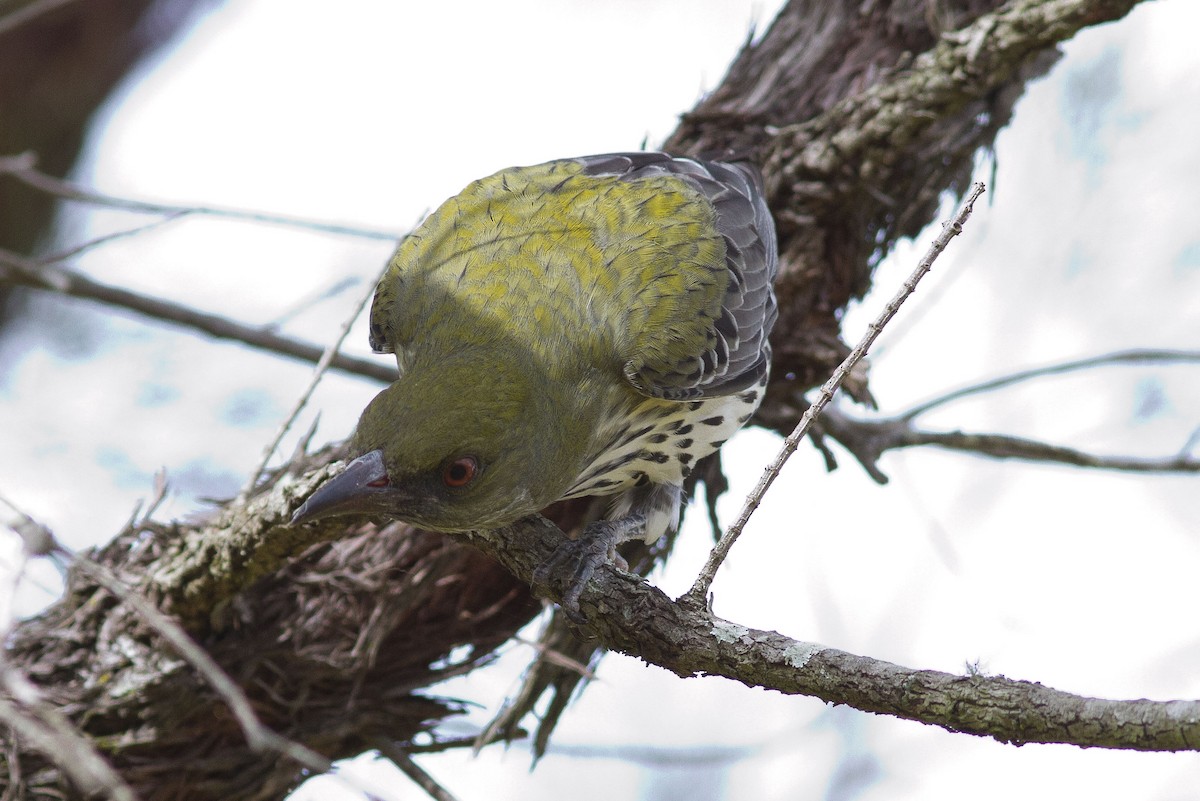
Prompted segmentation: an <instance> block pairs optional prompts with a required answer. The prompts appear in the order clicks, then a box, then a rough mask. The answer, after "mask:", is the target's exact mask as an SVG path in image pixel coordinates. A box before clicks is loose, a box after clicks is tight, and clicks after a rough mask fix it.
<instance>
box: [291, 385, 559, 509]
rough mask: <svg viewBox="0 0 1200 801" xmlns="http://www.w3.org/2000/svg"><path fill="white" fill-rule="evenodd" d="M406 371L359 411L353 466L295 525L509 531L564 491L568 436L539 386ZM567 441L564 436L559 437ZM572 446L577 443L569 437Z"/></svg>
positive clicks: (311, 503)
mask: <svg viewBox="0 0 1200 801" xmlns="http://www.w3.org/2000/svg"><path fill="white" fill-rule="evenodd" d="M505 372H506V371H504V370H503V368H497V367H496V366H495V364H494V363H493V364H492V365H491V369H489V370H487V371H485V372H480V371H473V370H463V369H455V366H454V365H444V366H443V367H442V369H437V370H433V369H428V370H423V369H412V370H410V371H409V372H406V373H405V375H404V376H403V377H402V378H401V379H400V380H398V381H396V382H395V383H393V384H392V385H391V386H389V387H388V388H387V389H385V390H383V391H382V392H380V393H379V394H378V395H377V396H375V399H374V400H372V401H371V403H370V404H369V405H368V406H367V408H366V410H364V411H363V414H362V417H361V419H360V420H359V423H358V427H357V429H356V430H355V432H354V436H353V438H352V440H351V451H352V454H353V455H354V456H355V457H356V458H354V459H353V460H352V461H351V462H350V463H349V465H348V466H347V467H346V469H345V470H344V471H343V472H341V473H339V474H338V475H336V476H334V477H333V478H331V479H330V480H328V481H326V482H325V483H324V484H322V485H321V486H320V487H319V488H318V489H317V491H316V492H315V493H313V494H312V496H310V497H309V499H308V500H307V501H306V502H305V503H304V505H303V506H301V507H300V508H299V509H298V510H297V511H296V513H295V515H294V516H293V518H292V522H293V523H301V522H310V521H313V520H317V519H320V518H325V517H330V516H333V515H343V514H356V513H357V514H377V515H385V516H388V517H393V518H396V519H399V520H404V521H405V522H408V523H412V524H414V525H417V526H421V527H423V528H428V529H432V530H435V531H468V530H472V529H486V528H494V527H496V526H501V525H505V524H507V523H511V522H513V521H515V520H517V519H519V518H521V517H524V516H525V515H528V514H532V513H533V512H536V511H537V510H539V509H541V508H544V507H545V506H547V505H549V504H550V503H552V502H553V501H555V500H557V499H558V497H559V496H560V495H561V494H562V493H563V492H564V491H565V490H566V486H565V484H564V482H566V481H569V480H570V478H571V476H572V475H573V473H571V465H570V464H567V463H564V460H565V462H569V461H570V460H571V458H572V457H571V453H570V452H571V447H570V444H569V443H568V444H566V445H564V440H565V439H566V440H569V438H570V437H571V434H570V433H567V432H564V430H563V428H562V426H561V425H556V422H557V421H555V420H554V419H552V418H548V417H547V415H548V414H552V413H553V410H551V409H550V408H549V407H548V404H547V400H546V399H545V398H544V397H543V394H542V393H541V392H539V391H538V389H537V384H536V383H532V382H529V381H525V380H519V379H520V378H522V376H513V375H505ZM564 435H565V436H564ZM576 439H578V437H576Z"/></svg>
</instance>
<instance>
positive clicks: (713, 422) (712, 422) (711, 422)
mask: <svg viewBox="0 0 1200 801" xmlns="http://www.w3.org/2000/svg"><path fill="white" fill-rule="evenodd" d="M700 422H701V423H703V424H704V425H706V426H719V425H721V423H724V422H725V417H724V416H723V415H719V414H718V415H717V416H716V417H706V418H704V419H703V420H701V421H700Z"/></svg>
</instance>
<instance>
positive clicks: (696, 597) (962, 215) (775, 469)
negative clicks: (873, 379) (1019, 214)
mask: <svg viewBox="0 0 1200 801" xmlns="http://www.w3.org/2000/svg"><path fill="white" fill-rule="evenodd" d="M983 191H984V185H983V184H982V183H976V184H975V186H974V187H973V188H972V190H971V193H970V194H969V195H968V196H967V199H966V201H965V202H964V203H963V205H962V208H960V209H959V211H958V214H956V215H955V216H954V219H953V220H951V221H950V222H948V223H944V224H943V225H942V232H941V233H940V234H938V236H937V238H936V239H934V241H933V244H932V245H930V246H929V250H928V251H926V253H925V256H924V257H923V258H922V259H921V261H920V263H919V264H918V265H917V268H916V270H914V271H913V273H912V275H910V276H909V277H908V280H906V281H905V282H904V285H903V286H902V287H901V288H900V291H899V292H897V293H896V296H895V297H893V298H892V299H891V300H890V301H889V302H888V304H887V305H886V306H884V308H883V311H882V312H880V314H879V316H878V317H876V318H875V320H873V321H872V322H871V324H870V325H869V326H867V333H866V334H865V335H864V336H863V338H862V340H861V341H860V342H859V343H858V345H857V346H856V347H855V348H854V350H853V351H851V352H850V355H849V356H847V357H846V358H845V360H844V361H843V362H842V363H841V364H840V365H838V368H837V369H836V370H834V372H833V375H832V376H830V378H829V380H828V381H826V382H825V384H824V385H823V386H822V387H821V391H820V394H819V395H818V397H817V399H816V401H814V402H813V404H812V405H811V406H809V407H808V409H807V410H806V411H805V412H804V416H803V417H802V418H801V419H800V423H799V424H798V425H797V426H796V428H795V430H793V431H792V433H791V434H789V435H788V436H787V437H786V438H785V439H784V441H783V447H782V448H781V449H780V451H779V454H778V455H777V456H776V457H775V460H774V461H773V462H771V464H770V465H768V466H767V469H766V470H764V471H763V474H762V477H761V478H759V480H758V484H757V485H756V486H755V487H754V489H753V491H751V493H750V495H749V496H747V498H746V503H745V505H744V506H743V507H742V511H741V514H739V515H738V518H737V520H735V521H734V522H733V524H732V525H731V526H730V527H729V528H728V529H727V530H726V532H725V534H724V535H723V536H722V537H721V539H720V540H719V541H718V542H717V544H716V547H714V548H713V549H712V552H711V553H710V554H709V556H708V561H707V562H705V564H704V567H703V568H701V570H700V574H699V576H697V577H696V581H695V583H694V584H693V585H692V588H691V589H690V590H688V591H687V593H686V595H685V596H684V598H683V599H682V600H686V601H689V602H693V603H701V604H702V603H704V601H705V598H706V597H707V595H708V590H709V587H711V586H712V582H713V578H714V577H715V576H716V574H717V569H718V568H719V567H720V566H721V563H722V562H724V561H725V557H726V556H728V555H729V550H730V548H732V547H733V544H734V543H735V542H737V539H738V537H739V536H741V533H742V529H743V528H745V526H746V523H747V522H748V521H749V520H750V516H751V515H752V514H754V510H755V509H757V508H758V506H759V504H761V503H762V499H763V496H764V495H765V494H766V492H767V490H768V489H769V488H770V487H771V484H772V483H774V481H775V479H776V478H777V477H778V476H779V472H780V470H782V469H783V465H784V463H786V462H787V460H788V459H789V458H790V457H791V455H792V454H793V453H795V452H796V448H798V447H799V445H800V440H801V439H802V438H803V437H804V435H805V434H806V433H807V432H808V429H809V428H810V427H811V426H812V424H813V421H814V420H816V417H817V415H819V414H820V413H821V410H822V409H824V408H825V406H826V404H828V403H829V401H830V400H831V399H832V398H833V395H834V393H835V392H837V390H838V387H840V386H841V384H842V381H844V380H845V378H846V376H847V375H849V374H850V371H851V370H852V369H853V368H854V365H856V364H857V363H858V362H859V361H860V360H861V359H862V358H863V357H864V356H865V355H866V354H867V350H868V349H870V347H871V344H872V343H874V341H875V339H876V338H877V337H878V336H879V334H880V332H882V331H883V328H884V326H885V325H887V323H888V321H889V320H891V319H892V317H894V316H895V314H896V312H897V311H899V309H900V306H901V305H902V304H903V303H904V301H905V300H907V299H908V297H909V295H911V294H912V293H913V292H914V291H915V290H916V288H917V282H919V281H920V280H921V279H922V278H923V277H924V276H925V274H926V273H928V272H929V270H930V268H931V267H932V266H933V262H934V260H936V259H937V257H938V256H939V255H940V254H941V252H942V251H943V250H945V249H946V245H948V244H949V243H950V240H951V239H952V238H953V237H955V236H957V235H958V234H960V233H962V226H963V224H964V223H965V222H966V221H967V219H968V218H969V217H970V216H971V210H972V208H973V206H974V204H975V201H976V200H977V199H978V198H979V196H980V195H982V194H983Z"/></svg>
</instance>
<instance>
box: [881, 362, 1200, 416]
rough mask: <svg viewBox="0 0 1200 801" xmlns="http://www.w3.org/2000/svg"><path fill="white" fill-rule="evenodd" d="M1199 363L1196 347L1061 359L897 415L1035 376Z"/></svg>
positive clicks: (922, 411)
mask: <svg viewBox="0 0 1200 801" xmlns="http://www.w3.org/2000/svg"><path fill="white" fill-rule="evenodd" d="M1198 362H1200V351H1194V350H1161V349H1152V348H1135V349H1131V350H1121V351H1115V352H1113V353H1106V354H1102V355H1100V356H1089V357H1088V358H1086V359H1075V360H1073V361H1067V362H1059V363H1057V364H1048V365H1046V366H1044V367H1033V368H1030V369H1028V370H1020V371H1018V372H1015V373H1010V374H1008V375H1004V376H1000V377H998V378H991V379H988V380H987V381H981V382H979V383H978V384H971V385H970V386H966V387H962V388H960V389H956V390H954V391H953V392H947V393H946V394H944V395H939V396H937V397H936V398H931V399H930V400H927V401H924V402H922V403H919V404H917V405H916V406H912V407H910V408H908V409H907V410H905V411H903V412H901V413H900V414H898V415H896V417H897V418H898V419H901V420H912V419H913V418H915V417H918V416H920V415H922V414H925V412H928V411H929V410H931V409H934V408H937V407H938V406H944V405H945V404H947V403H951V402H952V401H957V400H961V399H962V398H966V397H969V396H971V395H978V394H981V393H983V392H992V391H994V390H997V389H1002V388H1004V387H1008V386H1012V385H1013V384H1019V383H1021V382H1022V381H1029V380H1031V379H1034V378H1042V377H1044V376H1049V375H1059V374H1062V373H1070V372H1074V371H1078V370H1089V369H1091V368H1094V367H1104V366H1107V365H1114V364H1132V365H1138V364H1176V363H1198Z"/></svg>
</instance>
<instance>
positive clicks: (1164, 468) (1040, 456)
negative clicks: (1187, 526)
mask: <svg viewBox="0 0 1200 801" xmlns="http://www.w3.org/2000/svg"><path fill="white" fill-rule="evenodd" d="M919 445H932V446H934V447H938V448H947V449H949V450H956V451H964V452H967V453H972V454H977V455H979V456H990V457H992V458H995V459H1023V460H1025V461H1030V462H1051V463H1056V464H1066V465H1072V466H1074V467H1087V468H1091V469H1096V470H1119V471H1123V472H1127V473H1200V459H1194V458H1192V457H1189V456H1188V455H1187V454H1186V453H1180V454H1177V455H1174V456H1163V457H1141V456H1101V455H1099V454H1094V453H1087V452H1086V451H1081V450H1076V449H1075V448H1067V447H1064V446H1061V445H1051V444H1050V443H1047V442H1038V441H1037V440H1031V439H1025V438H1024V437H1014V436H1009V435H1008V434H973V433H968V432H964V431H922V430H919V429H918V430H909V431H906V432H902V433H900V435H899V436H898V437H897V439H896V441H895V442H894V444H892V445H891V447H896V448H908V447H914V446H919ZM886 448H887V446H886V445H885V450H886Z"/></svg>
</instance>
